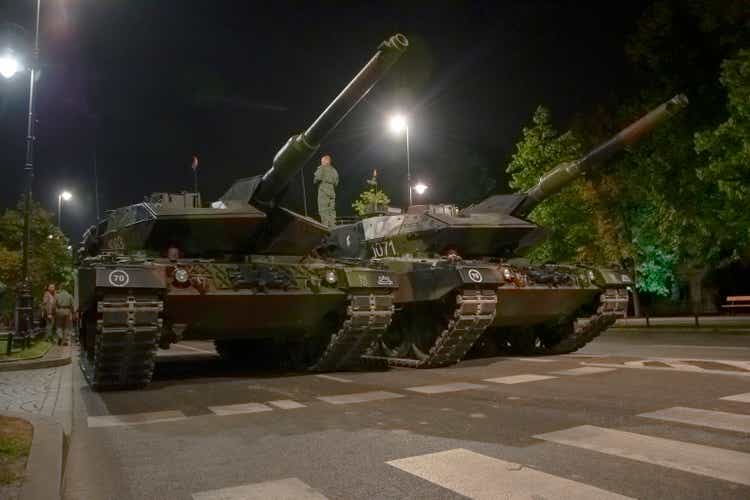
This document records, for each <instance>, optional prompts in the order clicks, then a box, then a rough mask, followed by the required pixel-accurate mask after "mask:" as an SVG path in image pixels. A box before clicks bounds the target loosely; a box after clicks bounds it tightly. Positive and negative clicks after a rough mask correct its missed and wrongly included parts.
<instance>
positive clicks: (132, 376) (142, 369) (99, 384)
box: [81, 293, 164, 391]
mask: <svg viewBox="0 0 750 500" xmlns="http://www.w3.org/2000/svg"><path fill="white" fill-rule="evenodd" d="M96 308H97V313H98V316H99V319H98V320H97V327H96V338H95V342H94V356H93V359H89V356H88V355H87V354H86V353H85V352H84V353H83V355H82V356H81V360H82V363H81V368H82V369H83V373H84V375H85V376H86V379H87V380H88V382H89V385H91V387H92V388H93V389H94V390H97V391H99V390H106V389H122V388H127V387H143V386H145V385H147V384H148V383H149V382H151V378H152V376H153V374H154V365H155V361H156V351H157V349H158V345H159V337H160V336H161V331H162V319H161V312H162V311H163V310H164V303H163V302H162V301H161V300H160V298H159V297H158V296H156V295H145V294H144V295H139V294H133V293H131V294H128V295H105V296H104V298H103V299H102V300H100V301H99V302H98V303H97V305H96Z"/></svg>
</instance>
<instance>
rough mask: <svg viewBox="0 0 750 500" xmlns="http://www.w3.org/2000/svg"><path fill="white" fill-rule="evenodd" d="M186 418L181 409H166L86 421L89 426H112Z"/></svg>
mask: <svg viewBox="0 0 750 500" xmlns="http://www.w3.org/2000/svg"><path fill="white" fill-rule="evenodd" d="M186 418H187V417H186V416H185V415H184V414H183V413H182V412H181V411H176V410H167V411H152V412H147V413H129V414H125V415H102V416H98V417H88V419H87V423H88V426H89V427H114V426H117V425H141V424H153V423H156V422H173V421H175V420H184V419H186Z"/></svg>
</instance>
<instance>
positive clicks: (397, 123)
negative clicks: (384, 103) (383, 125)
mask: <svg viewBox="0 0 750 500" xmlns="http://www.w3.org/2000/svg"><path fill="white" fill-rule="evenodd" d="M388 128H390V129H391V132H393V133H394V134H401V133H402V132H404V131H406V130H408V129H409V123H408V122H407V121H406V117H405V116H404V115H401V114H397V115H393V116H391V119H390V120H389V121H388Z"/></svg>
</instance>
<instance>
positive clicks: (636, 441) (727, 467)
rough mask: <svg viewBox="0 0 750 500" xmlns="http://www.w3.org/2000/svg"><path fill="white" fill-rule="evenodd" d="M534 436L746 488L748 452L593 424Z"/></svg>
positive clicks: (749, 458) (748, 479)
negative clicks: (743, 485) (729, 482)
mask: <svg viewBox="0 0 750 500" xmlns="http://www.w3.org/2000/svg"><path fill="white" fill-rule="evenodd" d="M534 437H535V438H537V439H543V440H545V441H551V442H553V443H559V444H564V445H568V446H575V447H577V448H584V449H586V450H592V451H597V452H599V453H606V454H607V455H614V456H617V457H622V458H628V459H631V460H637V461H639V462H645V463H649V464H654V465H660V466H663V467H670V468H672V469H677V470H681V471H685V472H690V473H693V474H700V475H702V476H708V477H712V478H715V479H723V480H724V481H731V482H733V483H739V484H745V485H748V486H750V474H748V471H750V454H748V453H741V452H739V451H734V450H723V449H721V448H714V447H712V446H704V445H700V444H693V443H686V442H683V441H674V440H672V439H664V438H658V437H652V436H646V435H643V434H635V433H633V432H624V431H617V430H613V429H605V428H603V427H596V426H593V425H582V426H580V427H573V428H571V429H565V430H562V431H556V432H548V433H546V434H539V435H537V436H534Z"/></svg>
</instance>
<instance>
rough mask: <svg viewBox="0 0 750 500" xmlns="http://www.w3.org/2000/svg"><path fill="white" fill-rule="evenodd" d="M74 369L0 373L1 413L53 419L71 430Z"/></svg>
mask: <svg viewBox="0 0 750 500" xmlns="http://www.w3.org/2000/svg"><path fill="white" fill-rule="evenodd" d="M71 401H72V365H71V364H67V365H64V366H58V367H54V368H40V369H37V370H19V371H11V372H0V413H4V412H6V411H15V412H20V413H28V414H31V415H41V416H47V417H53V418H55V419H56V420H57V421H59V422H60V424H62V426H63V429H64V430H65V433H66V434H70V430H71V419H72V413H71Z"/></svg>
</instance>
